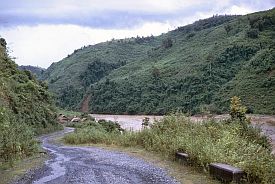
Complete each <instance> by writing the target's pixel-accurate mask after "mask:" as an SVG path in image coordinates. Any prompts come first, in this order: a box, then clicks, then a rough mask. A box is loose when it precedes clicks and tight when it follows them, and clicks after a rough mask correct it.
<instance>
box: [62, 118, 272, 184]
mask: <svg viewBox="0 0 275 184" xmlns="http://www.w3.org/2000/svg"><path fill="white" fill-rule="evenodd" d="M64 140H65V142H66V143H69V144H85V143H93V144H107V145H112V144H115V145H119V146H125V147H134V146H142V147H143V148H145V149H146V150H148V151H153V152H157V153H160V154H163V156H165V157H168V158H171V159H174V154H175V152H176V151H184V152H186V153H188V154H189V155H190V159H191V162H192V163H193V164H194V165H197V166H200V167H202V168H204V169H205V170H207V169H208V164H209V163H211V162H222V163H228V164H232V165H234V166H237V167H240V168H242V169H244V170H245V171H246V172H247V173H248V181H249V183H253V182H254V183H272V182H274V174H275V173H274V167H275V158H274V156H273V155H271V154H270V145H269V144H265V143H266V142H267V138H266V137H264V136H262V135H261V134H260V130H258V129H254V128H252V127H249V129H244V127H243V125H242V123H240V122H238V121H232V122H231V121H230V122H214V121H207V122H204V123H202V124H195V123H193V122H191V121H190V120H189V119H188V118H186V117H184V116H182V115H179V114H178V115H171V116H166V117H165V118H164V119H163V120H161V121H159V122H157V123H155V124H154V125H152V126H151V128H150V129H143V130H142V131H140V132H124V133H123V134H120V133H119V132H118V131H111V132H107V131H106V129H104V128H103V127H102V126H101V125H100V124H98V123H95V122H94V123H90V124H86V125H85V126H80V127H79V128H77V129H76V131H75V132H74V133H72V134H69V135H66V136H65V138H64ZM263 140H264V141H263Z"/></svg>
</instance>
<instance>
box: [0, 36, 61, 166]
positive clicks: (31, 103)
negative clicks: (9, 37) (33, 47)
mask: <svg viewBox="0 0 275 184" xmlns="http://www.w3.org/2000/svg"><path fill="white" fill-rule="evenodd" d="M0 105H1V106H0V167H1V165H2V164H5V163H7V162H9V163H12V162H13V161H14V160H17V159H20V158H24V157H27V156H30V155H32V154H33V153H35V152H36V151H37V149H38V144H37V142H36V141H35V140H34V135H35V134H36V135H37V134H41V133H47V132H49V131H53V130H56V129H58V128H60V127H59V126H58V124H57V122H56V120H55V119H56V114H55V107H54V105H53V100H52V97H51V95H50V93H49V92H48V91H47V85H46V84H45V83H44V82H38V81H37V80H36V79H35V77H34V76H33V75H32V74H31V73H30V72H29V71H20V70H18V66H17V65H16V64H15V63H14V62H13V61H12V60H11V59H10V58H9V56H8V54H7V51H6V41H5V40H4V39H3V38H0Z"/></svg>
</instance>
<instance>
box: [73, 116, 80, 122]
mask: <svg viewBox="0 0 275 184" xmlns="http://www.w3.org/2000/svg"><path fill="white" fill-rule="evenodd" d="M80 121H81V119H80V118H79V117H75V118H73V119H72V120H71V122H80Z"/></svg>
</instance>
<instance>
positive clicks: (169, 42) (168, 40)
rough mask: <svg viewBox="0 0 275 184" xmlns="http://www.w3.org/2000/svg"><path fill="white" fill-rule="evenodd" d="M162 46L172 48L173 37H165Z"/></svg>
mask: <svg viewBox="0 0 275 184" xmlns="http://www.w3.org/2000/svg"><path fill="white" fill-rule="evenodd" d="M162 46H163V47H164V48H166V49H167V48H170V47H172V46H173V41H172V39H171V38H166V39H164V40H163V41H162Z"/></svg>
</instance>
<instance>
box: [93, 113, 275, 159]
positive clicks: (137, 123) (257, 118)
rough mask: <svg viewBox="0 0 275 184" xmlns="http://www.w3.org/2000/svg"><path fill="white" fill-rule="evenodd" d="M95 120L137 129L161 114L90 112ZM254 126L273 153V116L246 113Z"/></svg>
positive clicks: (193, 117)
mask: <svg viewBox="0 0 275 184" xmlns="http://www.w3.org/2000/svg"><path fill="white" fill-rule="evenodd" d="M91 116H92V117H94V118H95V119H96V120H99V119H105V120H111V121H116V122H118V123H119V124H120V125H121V127H122V128H124V129H127V130H133V131H138V130H141V129H142V125H141V124H142V120H143V119H144V118H145V117H148V118H149V119H150V122H151V123H152V122H154V121H155V120H161V119H162V118H163V116H150V115H110V114H91ZM248 117H250V118H251V122H252V124H253V125H254V126H257V127H260V128H261V129H262V131H263V133H264V134H266V135H267V136H268V137H270V139H271V142H272V147H273V153H274V154H275V116H269V115H248ZM212 118H214V119H216V120H222V119H227V118H229V115H228V114H224V115H215V116H213V117H212ZM190 119H191V120H192V121H194V122H201V121H203V120H206V119H207V117H202V116H191V117H190Z"/></svg>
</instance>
